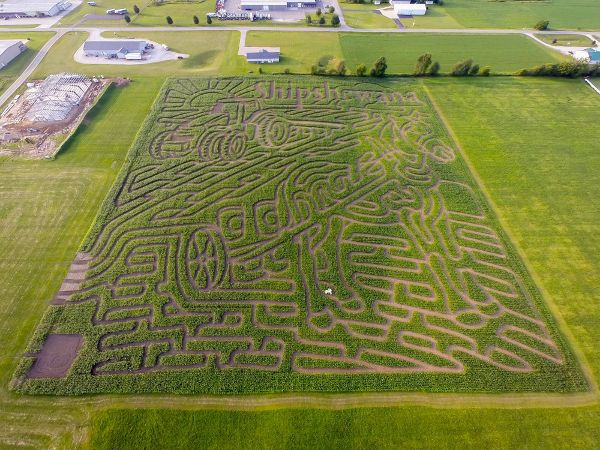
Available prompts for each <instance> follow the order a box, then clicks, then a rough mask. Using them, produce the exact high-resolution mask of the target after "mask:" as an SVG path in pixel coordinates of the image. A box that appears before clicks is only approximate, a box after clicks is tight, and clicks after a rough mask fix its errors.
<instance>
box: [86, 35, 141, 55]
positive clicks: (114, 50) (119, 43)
mask: <svg viewBox="0 0 600 450" xmlns="http://www.w3.org/2000/svg"><path fill="white" fill-rule="evenodd" d="M146 47H147V43H146V41H138V40H133V39H127V40H108V39H107V40H102V41H86V42H85V44H83V53H84V54H85V56H100V57H103V58H119V59H132V58H131V57H132V56H137V55H139V56H140V58H134V59H141V55H143V54H144V53H145V52H146ZM128 55H129V57H128Z"/></svg>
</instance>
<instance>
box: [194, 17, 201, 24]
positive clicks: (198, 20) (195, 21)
mask: <svg viewBox="0 0 600 450" xmlns="http://www.w3.org/2000/svg"><path fill="white" fill-rule="evenodd" d="M192 19H193V21H194V25H198V24H199V23H200V19H198V16H194V17H193V18H192Z"/></svg>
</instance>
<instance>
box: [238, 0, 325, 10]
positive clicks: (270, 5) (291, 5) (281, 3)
mask: <svg viewBox="0 0 600 450" xmlns="http://www.w3.org/2000/svg"><path fill="white" fill-rule="evenodd" d="M316 7H317V1H316V0H302V1H294V2H292V1H288V0H241V1H240V8H241V9H242V10H244V11H285V10H289V9H292V10H293V9H301V8H316Z"/></svg>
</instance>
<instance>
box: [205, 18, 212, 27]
mask: <svg viewBox="0 0 600 450" xmlns="http://www.w3.org/2000/svg"><path fill="white" fill-rule="evenodd" d="M206 23H207V24H209V25H210V24H211V23H212V19H211V18H210V16H206Z"/></svg>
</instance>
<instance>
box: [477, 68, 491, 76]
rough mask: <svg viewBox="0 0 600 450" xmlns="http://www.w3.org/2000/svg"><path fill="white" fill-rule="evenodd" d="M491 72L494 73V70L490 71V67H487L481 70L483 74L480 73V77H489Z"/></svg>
mask: <svg viewBox="0 0 600 450" xmlns="http://www.w3.org/2000/svg"><path fill="white" fill-rule="evenodd" d="M491 72H492V69H490V67H489V66H485V67H484V68H483V69H481V72H479V75H481V76H482V77H489V76H490V73H491Z"/></svg>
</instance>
